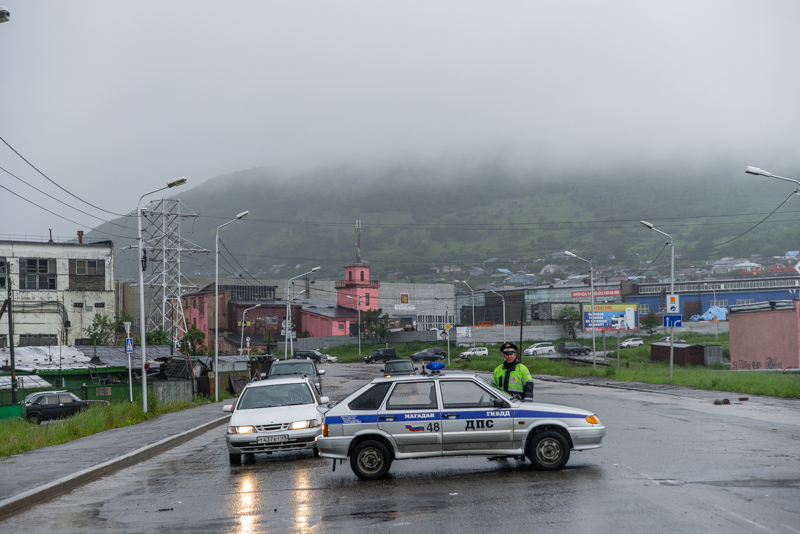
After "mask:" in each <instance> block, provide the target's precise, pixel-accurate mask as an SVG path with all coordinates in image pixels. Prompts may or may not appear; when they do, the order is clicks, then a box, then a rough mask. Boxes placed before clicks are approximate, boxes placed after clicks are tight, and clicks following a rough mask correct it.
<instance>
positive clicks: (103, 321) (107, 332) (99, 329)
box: [86, 313, 117, 345]
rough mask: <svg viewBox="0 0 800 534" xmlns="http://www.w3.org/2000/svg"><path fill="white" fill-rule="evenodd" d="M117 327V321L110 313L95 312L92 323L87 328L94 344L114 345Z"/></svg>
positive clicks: (87, 332)
mask: <svg viewBox="0 0 800 534" xmlns="http://www.w3.org/2000/svg"><path fill="white" fill-rule="evenodd" d="M116 328H117V325H116V323H115V322H114V321H112V320H111V318H110V317H109V316H108V315H102V314H100V313H95V314H94V318H93V319H92V324H90V325H89V326H88V327H87V328H86V334H88V336H89V341H90V343H91V344H92V345H113V344H114V330H116Z"/></svg>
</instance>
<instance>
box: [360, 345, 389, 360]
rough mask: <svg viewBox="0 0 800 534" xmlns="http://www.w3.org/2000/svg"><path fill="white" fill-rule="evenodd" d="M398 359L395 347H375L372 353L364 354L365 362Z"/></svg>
mask: <svg viewBox="0 0 800 534" xmlns="http://www.w3.org/2000/svg"><path fill="white" fill-rule="evenodd" d="M396 359H397V351H396V350H394V348H393V347H386V348H384V349H375V350H373V351H372V354H367V355H366V356H364V362H365V363H373V362H379V361H384V362H387V361H389V360H396Z"/></svg>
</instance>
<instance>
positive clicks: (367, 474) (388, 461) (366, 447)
mask: <svg viewBox="0 0 800 534" xmlns="http://www.w3.org/2000/svg"><path fill="white" fill-rule="evenodd" d="M391 465H392V457H391V456H390V455H389V451H388V450H387V449H386V447H384V445H383V444H382V443H381V442H379V441H373V440H368V441H362V442H361V443H359V444H358V445H356V448H355V449H354V450H353V453H352V454H351V455H350V467H351V468H352V469H353V472H354V473H355V474H356V476H357V477H358V478H360V479H361V480H377V479H379V478H382V477H383V476H385V475H386V473H388V472H389V467H391Z"/></svg>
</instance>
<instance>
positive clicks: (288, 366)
mask: <svg viewBox="0 0 800 534" xmlns="http://www.w3.org/2000/svg"><path fill="white" fill-rule="evenodd" d="M324 374H325V370H324V369H317V366H316V364H315V363H314V362H313V361H312V360H302V361H297V360H278V361H277V362H273V363H272V367H270V368H269V374H268V375H267V380H271V379H273V378H283V377H286V376H302V377H306V376H307V377H309V378H310V379H311V381H312V382H314V385H315V386H316V387H317V392H319V394H320V395H322V375H324Z"/></svg>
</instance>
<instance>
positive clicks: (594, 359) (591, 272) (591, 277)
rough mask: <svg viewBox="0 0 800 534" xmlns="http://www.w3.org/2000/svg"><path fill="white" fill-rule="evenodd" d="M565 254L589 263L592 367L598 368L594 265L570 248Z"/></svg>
mask: <svg viewBox="0 0 800 534" xmlns="http://www.w3.org/2000/svg"><path fill="white" fill-rule="evenodd" d="M564 254H566V255H567V256H570V257H571V258H576V259H579V260H581V261H585V262H586V263H588V264H589V291H590V292H591V294H592V296H591V299H592V300H591V302H592V307H591V308H589V309H590V313H589V315H590V317H591V319H589V324H590V325H591V327H592V369H597V356H596V355H595V350H596V341H595V337H596V333H595V332H596V330H597V329H596V328H595V327H594V267H593V266H592V262H590V261H589V260H587V259H584V258H581V257H580V256H578V255H576V254H573V253H572V252H570V251H569V250H565V251H564ZM581 316H583V310H581ZM604 339H605V338H604ZM603 343H604V344H605V342H603ZM603 356H605V354H603Z"/></svg>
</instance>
